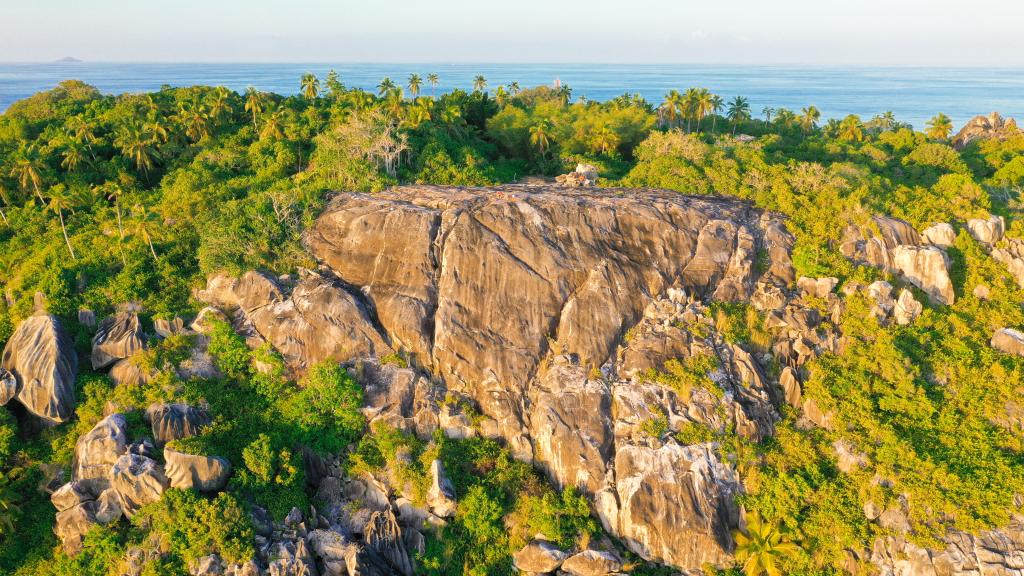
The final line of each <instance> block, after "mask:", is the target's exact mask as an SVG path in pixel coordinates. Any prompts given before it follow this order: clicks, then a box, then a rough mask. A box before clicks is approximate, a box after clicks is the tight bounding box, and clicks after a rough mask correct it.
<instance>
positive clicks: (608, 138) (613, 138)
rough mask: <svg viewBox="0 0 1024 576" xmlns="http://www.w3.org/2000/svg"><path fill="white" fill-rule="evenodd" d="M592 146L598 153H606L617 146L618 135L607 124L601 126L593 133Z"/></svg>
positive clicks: (612, 150)
mask: <svg viewBox="0 0 1024 576" xmlns="http://www.w3.org/2000/svg"><path fill="white" fill-rule="evenodd" d="M593 146H594V149H595V150H596V151H597V152H598V153H599V154H604V155H608V154H610V153H611V152H614V151H615V149H616V148H617V147H618V146H619V135H618V134H617V133H616V132H615V131H614V130H612V129H611V128H609V127H608V126H602V127H601V128H599V129H598V130H597V131H596V132H595V133H594V140H593Z"/></svg>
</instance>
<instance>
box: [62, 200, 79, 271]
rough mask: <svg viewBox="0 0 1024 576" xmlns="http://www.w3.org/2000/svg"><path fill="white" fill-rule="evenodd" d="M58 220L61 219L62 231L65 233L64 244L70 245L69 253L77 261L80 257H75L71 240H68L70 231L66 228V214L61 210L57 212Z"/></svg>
mask: <svg viewBox="0 0 1024 576" xmlns="http://www.w3.org/2000/svg"><path fill="white" fill-rule="evenodd" d="M57 218H59V219H60V229H61V231H62V232H64V242H66V243H67V245H68V252H70V253H71V259H72V260H77V259H78V257H77V256H75V249H74V248H72V247H71V239H70V238H68V229H67V228H66V227H65V226H64V212H63V211H61V210H60V209H58V210H57Z"/></svg>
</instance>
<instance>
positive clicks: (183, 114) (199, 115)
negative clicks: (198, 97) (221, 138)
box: [176, 102, 210, 142]
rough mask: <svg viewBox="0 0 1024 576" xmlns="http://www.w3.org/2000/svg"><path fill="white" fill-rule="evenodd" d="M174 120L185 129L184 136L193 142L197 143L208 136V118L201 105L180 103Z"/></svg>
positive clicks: (204, 108)
mask: <svg viewBox="0 0 1024 576" xmlns="http://www.w3.org/2000/svg"><path fill="white" fill-rule="evenodd" d="M176 118H177V120H178V122H180V123H181V125H182V126H184V127H185V135H186V136H188V137H189V138H191V139H192V141H193V142H198V141H200V140H202V139H203V138H205V137H207V136H209V135H210V122H209V120H210V116H209V113H208V112H207V110H206V106H204V105H203V104H200V103H198V102H182V103H181V104H180V105H179V106H178V114H177V115H176Z"/></svg>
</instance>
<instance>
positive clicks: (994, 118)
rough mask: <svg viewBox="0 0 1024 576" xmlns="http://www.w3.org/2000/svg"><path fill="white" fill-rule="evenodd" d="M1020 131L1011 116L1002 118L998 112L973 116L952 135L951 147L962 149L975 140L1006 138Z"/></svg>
mask: <svg viewBox="0 0 1024 576" xmlns="http://www.w3.org/2000/svg"><path fill="white" fill-rule="evenodd" d="M1019 133H1020V128H1018V127H1017V123H1016V122H1015V121H1014V119H1013V118H1003V117H1002V116H1001V115H1000V114H999V113H998V112H992V113H991V114H989V115H988V116H975V117H974V118H971V119H970V120H969V121H968V122H967V124H964V127H963V128H961V129H960V131H959V132H957V133H956V136H954V137H953V147H954V148H956V149H957V150H963V149H964V148H965V147H966V146H967V145H968V144H970V143H971V142H974V141H975V140H985V139H990V138H998V139H1002V138H1008V137H1010V136H1013V135H1016V134H1019Z"/></svg>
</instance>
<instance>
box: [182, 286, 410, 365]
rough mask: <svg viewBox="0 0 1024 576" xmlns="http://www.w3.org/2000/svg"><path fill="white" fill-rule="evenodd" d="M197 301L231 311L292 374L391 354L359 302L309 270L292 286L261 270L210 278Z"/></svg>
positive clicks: (237, 320)
mask: <svg viewBox="0 0 1024 576" xmlns="http://www.w3.org/2000/svg"><path fill="white" fill-rule="evenodd" d="M199 297H200V298H201V299H203V300H205V301H207V302H209V303H211V304H213V305H215V306H219V307H221V308H224V309H226V310H231V311H233V312H234V313H235V314H236V322H241V323H243V324H244V325H245V326H247V327H249V328H251V330H253V331H254V332H255V336H256V337H258V338H259V339H262V340H265V341H267V342H269V343H270V344H271V345H272V346H273V347H274V349H276V350H277V351H278V352H280V354H281V356H282V357H283V358H284V360H285V363H286V364H287V365H288V366H289V367H290V368H292V369H294V370H298V371H301V370H304V369H305V368H308V367H309V366H311V365H313V364H315V363H317V362H320V361H322V360H335V361H338V362H349V361H354V360H358V359H363V358H369V357H373V356H384V355H386V354H388V353H390V352H391V351H392V350H391V348H390V346H388V344H387V342H386V340H385V338H384V337H383V336H382V335H381V334H380V332H379V331H378V330H377V329H376V328H375V327H374V325H373V322H372V321H371V320H370V317H369V315H368V313H367V311H366V309H365V308H364V306H363V305H362V303H361V302H360V298H359V297H357V296H356V295H354V294H353V293H350V292H349V291H348V290H346V289H345V287H344V286H343V285H342V284H341V283H339V282H336V281H334V280H332V279H331V278H329V277H328V276H325V275H321V274H317V273H314V272H308V271H307V272H306V273H304V274H303V276H302V278H301V279H300V280H299V281H298V283H296V284H294V285H291V284H290V283H289V282H287V281H281V280H278V279H275V278H272V277H270V276H268V275H265V274H261V273H259V272H246V273H245V274H243V275H242V276H241V277H240V278H233V277H230V276H224V275H220V276H213V277H211V278H210V279H209V280H208V282H207V286H206V289H205V290H203V291H200V293H199Z"/></svg>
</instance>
